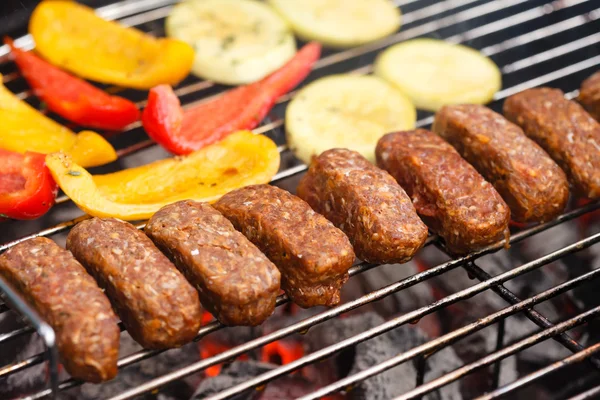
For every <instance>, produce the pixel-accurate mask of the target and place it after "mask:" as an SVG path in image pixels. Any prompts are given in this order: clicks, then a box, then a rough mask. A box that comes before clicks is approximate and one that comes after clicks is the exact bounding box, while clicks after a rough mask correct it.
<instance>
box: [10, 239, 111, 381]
mask: <svg viewBox="0 0 600 400" xmlns="http://www.w3.org/2000/svg"><path fill="white" fill-rule="evenodd" d="M0 275H2V277H4V279H6V280H7V281H8V283H10V284H11V285H12V286H13V287H14V288H15V290H17V291H18V292H19V293H20V294H21V295H22V296H23V297H24V298H25V299H26V300H27V302H28V303H29V304H30V305H31V306H33V308H34V309H35V310H37V312H38V313H39V314H40V316H41V317H42V318H43V319H44V321H46V322H47V323H48V324H49V325H50V326H51V327H52V328H53V329H54V331H55V333H56V342H57V347H58V351H59V353H60V356H61V359H62V362H63V364H64V366H65V369H66V370H67V372H68V373H69V374H71V376H72V377H74V378H77V379H83V380H85V381H88V382H96V383H97V382H102V381H106V380H108V379H112V378H114V377H115V375H116V374H117V359H118V355H119V337H120V334H121V331H120V329H119V327H118V325H117V323H118V319H117V316H116V315H115V314H114V312H113V310H112V308H111V306H110V302H109V301H108V299H107V298H106V296H105V295H104V293H102V290H101V289H100V288H99V287H98V285H97V284H96V282H95V281H94V279H93V278H92V277H91V276H89V275H88V273H87V272H86V271H85V269H84V268H83V267H82V266H81V264H79V263H78V262H77V260H76V259H75V258H73V255H72V254H71V253H69V252H68V251H67V250H65V249H63V248H61V247H59V246H58V245H57V244H56V243H54V242H53V241H52V240H50V239H47V238H41V237H40V238H35V239H29V240H26V241H24V242H22V243H19V244H17V245H16V246H14V247H13V248H11V249H10V250H8V251H6V252H5V253H4V254H2V255H1V256H0Z"/></svg>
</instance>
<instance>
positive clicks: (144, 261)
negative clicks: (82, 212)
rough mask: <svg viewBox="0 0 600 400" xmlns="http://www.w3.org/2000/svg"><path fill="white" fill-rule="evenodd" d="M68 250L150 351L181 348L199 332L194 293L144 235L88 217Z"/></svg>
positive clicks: (121, 224)
mask: <svg viewBox="0 0 600 400" xmlns="http://www.w3.org/2000/svg"><path fill="white" fill-rule="evenodd" d="M67 248H68V249H69V250H71V252H72V253H73V254H74V255H75V257H76V258H77V260H79V262H81V264H83V266H84V267H85V268H86V269H87V270H88V272H89V273H90V274H91V275H92V276H94V278H96V280H97V281H98V283H99V285H100V287H102V288H104V289H105V290H106V294H107V295H108V298H109V299H110V300H111V302H112V304H113V306H114V307H115V310H116V311H117V313H118V314H119V316H120V317H121V320H122V321H123V324H124V325H125V327H126V328H127V331H128V332H129V334H130V335H131V337H133V338H134V339H135V340H136V341H137V342H138V343H140V344H141V345H142V346H144V347H145V348H149V349H164V348H170V347H177V346H181V345H183V344H185V343H187V342H189V341H191V340H192V339H193V338H194V336H195V335H196V334H197V333H198V329H200V323H201V321H202V307H201V306H200V300H199V299H198V293H196V290H194V288H193V287H192V285H190V284H189V283H188V282H187V281H186V280H185V278H184V276H183V275H182V274H181V273H180V272H179V271H178V270H177V268H175V266H174V265H173V264H172V263H171V261H169V259H168V258H167V257H166V256H165V255H164V254H162V253H161V252H160V250H158V249H157V248H156V246H154V244H153V243H152V241H151V240H150V239H149V238H148V237H147V236H146V235H144V233H143V232H141V231H139V230H138V229H136V228H135V227H134V226H133V225H131V224H129V223H127V222H124V221H120V220H118V219H115V218H92V219H89V220H85V221H83V222H80V223H79V224H77V225H76V226H75V227H74V228H73V229H72V230H71V232H69V235H68V236H67Z"/></svg>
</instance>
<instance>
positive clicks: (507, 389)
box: [477, 343, 600, 400]
mask: <svg viewBox="0 0 600 400" xmlns="http://www.w3.org/2000/svg"><path fill="white" fill-rule="evenodd" d="M598 351H600V343H596V344H595V345H592V346H590V347H588V348H587V349H584V350H582V351H580V352H578V353H575V354H573V355H571V356H569V357H566V358H563V359H562V360H559V361H556V362H554V363H552V364H550V365H548V366H547V367H545V368H542V369H540V370H538V371H536V372H533V373H531V374H529V375H526V376H524V377H522V378H520V379H518V380H516V381H514V382H512V383H510V384H508V385H505V386H503V387H501V388H500V389H497V390H494V391H493V392H491V393H488V394H486V395H484V396H480V397H478V398H477V400H491V399H498V398H501V397H504V396H506V395H507V394H509V393H511V392H513V391H514V390H516V389H519V388H521V387H524V386H527V385H529V384H531V383H532V382H533V381H535V380H536V379H540V378H543V377H545V376H547V375H549V374H552V373H554V372H556V371H558V370H560V369H562V368H564V367H567V366H570V365H573V364H577V363H580V362H582V361H584V360H586V359H587V358H588V357H590V356H591V355H592V354H595V353H597V352H598Z"/></svg>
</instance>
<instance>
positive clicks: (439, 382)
mask: <svg viewBox="0 0 600 400" xmlns="http://www.w3.org/2000/svg"><path fill="white" fill-rule="evenodd" d="M598 315H600V306H597V307H594V308H592V309H591V310H589V311H586V312H584V313H581V314H579V315H578V316H576V317H573V318H570V319H568V320H566V321H564V322H561V323H560V324H557V325H556V326H554V327H552V328H548V329H545V330H543V331H541V332H539V333H536V334H534V335H533V336H530V337H528V338H527V339H523V340H521V341H519V342H517V343H515V344H513V345H510V346H508V347H505V348H504V349H502V350H500V351H498V352H495V353H492V354H489V355H487V356H485V357H483V358H482V359H480V360H479V361H476V362H474V363H471V364H468V365H465V366H464V367H461V368H458V369H456V370H454V371H453V372H451V373H449V374H446V375H444V376H442V377H440V378H437V379H434V380H433V381H431V382H428V383H426V384H424V385H422V386H421V387H419V388H416V389H414V390H411V391H410V392H408V393H406V394H404V395H402V396H398V397H396V398H395V399H394V400H408V399H415V398H420V397H421V396H423V395H424V394H427V393H429V392H431V391H433V390H435V389H438V388H440V387H442V386H444V385H447V384H448V383H451V382H454V381H455V380H457V379H460V378H461V377H463V376H465V375H467V374H469V373H471V372H473V371H475V370H477V369H480V368H482V367H485V366H488V365H490V364H492V363H494V362H496V361H499V360H502V359H504V358H506V357H508V356H511V355H513V354H515V353H518V352H519V351H521V350H524V349H526V348H528V347H531V346H533V345H535V344H537V343H540V342H542V341H544V340H546V339H549V338H551V337H553V336H554V335H556V334H558V333H560V332H565V331H567V330H569V329H572V328H574V327H576V326H578V325H581V324H584V323H586V322H588V321H589V320H591V319H593V318H594V317H596V316H598ZM308 398H310V397H306V398H304V397H302V398H300V399H302V400H306V399H308ZM300 399H299V400H300Z"/></svg>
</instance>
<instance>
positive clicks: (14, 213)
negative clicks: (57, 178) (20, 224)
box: [0, 149, 58, 219]
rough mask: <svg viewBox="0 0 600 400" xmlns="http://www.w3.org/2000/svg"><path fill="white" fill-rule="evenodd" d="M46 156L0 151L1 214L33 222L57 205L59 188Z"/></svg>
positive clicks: (4, 216)
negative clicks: (47, 165)
mask: <svg viewBox="0 0 600 400" xmlns="http://www.w3.org/2000/svg"><path fill="white" fill-rule="evenodd" d="M44 159H45V156H44V155H43V154H39V153H32V152H27V153H25V154H19V153H14V152H12V151H8V150H3V149H0V214H1V216H2V217H3V218H6V217H8V218H13V219H34V218H38V217H40V216H42V215H44V214H45V213H46V211H48V210H49V209H50V207H52V205H53V204H54V198H55V197H56V192H57V191H58V186H57V185H56V183H55V182H54V179H52V175H50V171H49V170H48V168H46V164H45V161H44Z"/></svg>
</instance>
